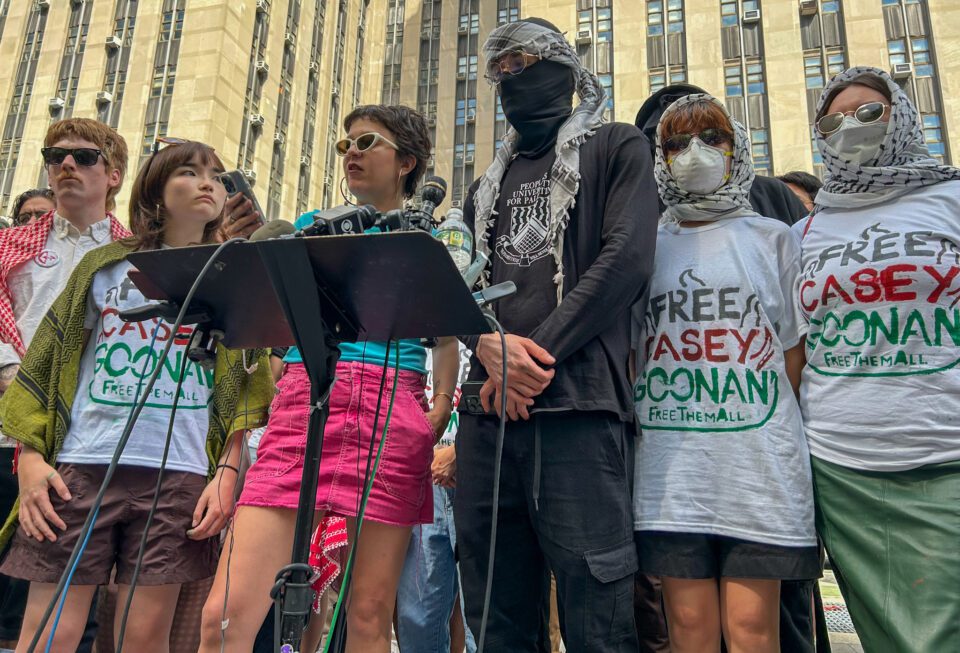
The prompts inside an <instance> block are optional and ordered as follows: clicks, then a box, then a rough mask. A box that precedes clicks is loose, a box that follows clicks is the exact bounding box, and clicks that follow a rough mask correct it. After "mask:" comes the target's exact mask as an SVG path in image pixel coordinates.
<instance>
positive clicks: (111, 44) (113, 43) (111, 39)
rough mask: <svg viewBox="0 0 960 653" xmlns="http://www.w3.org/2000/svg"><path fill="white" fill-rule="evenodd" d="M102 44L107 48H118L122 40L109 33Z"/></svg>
mask: <svg viewBox="0 0 960 653" xmlns="http://www.w3.org/2000/svg"><path fill="white" fill-rule="evenodd" d="M103 44H104V45H105V46H107V50H119V49H120V46H121V45H123V41H121V40H120V37H119V36H116V35H114V34H111V35H110V36H108V37H107V38H106V39H105V40H104V42H103Z"/></svg>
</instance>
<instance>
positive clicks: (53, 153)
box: [40, 147, 107, 168]
mask: <svg viewBox="0 0 960 653" xmlns="http://www.w3.org/2000/svg"><path fill="white" fill-rule="evenodd" d="M40 154H41V155H43V162H44V163H45V164H47V165H48V166H58V165H60V164H61V163H63V160H64V159H66V158H67V155H70V156H72V157H73V160H74V161H75V162H76V164H77V165H78V166H84V167H86V168H89V167H90V166H93V165H96V164H97V160H98V159H99V158H100V157H101V156H103V152H101V151H100V150H98V149H95V148H92V147H73V148H70V147H44V148H41V149H40ZM103 160H104V161H106V160H107V158H106V157H104V158H103Z"/></svg>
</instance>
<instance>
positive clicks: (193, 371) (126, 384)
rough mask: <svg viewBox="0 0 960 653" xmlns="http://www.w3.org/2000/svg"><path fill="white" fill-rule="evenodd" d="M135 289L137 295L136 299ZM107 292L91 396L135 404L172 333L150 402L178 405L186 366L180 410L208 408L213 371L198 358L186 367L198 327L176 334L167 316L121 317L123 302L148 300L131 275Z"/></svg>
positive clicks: (152, 404)
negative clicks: (187, 349)
mask: <svg viewBox="0 0 960 653" xmlns="http://www.w3.org/2000/svg"><path fill="white" fill-rule="evenodd" d="M131 293H136V295H135V296H134V297H133V298H131V297H130V295H131ZM105 295H106V296H105V298H104V301H103V306H104V308H103V310H102V311H101V314H100V320H99V331H98V332H97V334H96V356H95V368H94V371H95V374H94V376H93V380H92V381H91V383H90V385H89V387H88V388H87V393H88V396H87V400H88V401H90V402H91V403H96V404H103V405H107V406H122V407H130V406H133V405H134V404H135V403H136V401H137V398H138V396H139V393H141V392H143V390H144V389H145V387H146V384H147V381H148V380H149V378H150V376H151V375H152V374H153V372H154V370H156V368H157V364H158V362H159V360H160V354H161V352H162V351H163V347H164V345H165V343H166V342H167V340H169V339H170V338H171V337H172V338H174V342H173V346H172V348H171V349H170V355H169V356H168V357H167V358H166V360H164V361H163V362H162V363H160V365H161V367H162V369H161V371H160V375H159V376H158V377H157V381H156V383H155V384H154V386H153V388H152V389H151V390H150V394H149V398H148V399H147V403H146V405H147V406H148V407H152V408H172V407H173V402H174V397H175V396H176V392H177V383H178V381H179V380H180V375H181V370H182V373H183V384H182V386H181V388H180V399H179V401H178V402H177V410H200V409H206V408H207V406H208V404H209V402H210V400H211V398H212V394H213V393H212V390H213V376H214V375H213V371H212V370H205V369H203V368H202V367H201V366H200V365H199V364H198V363H195V362H193V361H188V362H187V364H186V366H185V367H183V357H184V356H185V355H186V352H185V345H186V344H187V343H188V342H189V341H190V337H191V335H192V334H193V327H181V328H180V330H179V331H177V332H176V333H173V330H172V329H171V325H169V324H167V323H166V322H164V321H163V320H159V319H154V320H148V321H144V322H124V321H123V320H121V319H120V316H119V312H120V307H124V308H129V307H130V305H131V304H133V305H136V304H139V303H142V301H143V297H142V295H140V293H139V290H137V289H136V287H135V286H134V285H133V282H132V281H130V279H129V278H128V277H126V276H125V277H124V279H123V281H122V282H121V283H120V284H119V286H114V287H112V288H110V289H109V290H107V292H106V294H105ZM131 299H135V300H136V301H131ZM154 331H156V337H154Z"/></svg>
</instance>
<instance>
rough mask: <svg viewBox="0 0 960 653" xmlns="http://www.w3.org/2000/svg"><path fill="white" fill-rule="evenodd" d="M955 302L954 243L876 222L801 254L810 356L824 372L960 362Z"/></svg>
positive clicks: (907, 371)
mask: <svg viewBox="0 0 960 653" xmlns="http://www.w3.org/2000/svg"><path fill="white" fill-rule="evenodd" d="M804 258H805V259H807V256H805V257H804ZM958 303H960V248H958V247H957V244H956V243H954V242H951V241H950V240H948V239H946V238H943V237H941V236H939V235H937V234H934V233H932V232H929V231H911V232H904V233H901V232H898V231H893V230H890V229H887V228H885V227H882V226H881V225H880V224H879V223H877V224H874V225H872V226H870V227H868V228H867V229H865V230H864V231H863V232H861V233H860V234H859V236H858V238H857V239H856V240H852V241H850V242H846V243H839V244H836V245H831V246H829V247H826V248H823V249H822V250H820V251H819V252H814V253H813V255H812V257H811V258H810V259H809V260H805V267H804V269H803V270H802V271H801V278H800V306H801V309H802V310H803V311H804V312H805V313H806V314H807V317H808V319H809V321H810V332H809V333H808V334H807V359H808V362H807V364H808V365H809V366H810V369H811V370H812V371H813V372H815V373H816V374H820V375H824V376H911V375H915V374H935V373H938V372H943V371H945V370H949V369H952V368H954V367H956V366H957V364H958V362H960V350H958V347H960V308H958Z"/></svg>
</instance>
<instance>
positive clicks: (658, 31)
mask: <svg viewBox="0 0 960 653" xmlns="http://www.w3.org/2000/svg"><path fill="white" fill-rule="evenodd" d="M684 30H685V21H684V6H683V0H647V67H648V71H647V76H648V80H649V82H650V92H651V93H655V92H657V91H659V90H660V89H662V88H663V87H664V86H667V85H668V84H677V83H680V82H685V81H686V80H687V63H686V58H687V53H686V42H685V38H686V37H685V33H684Z"/></svg>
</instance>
